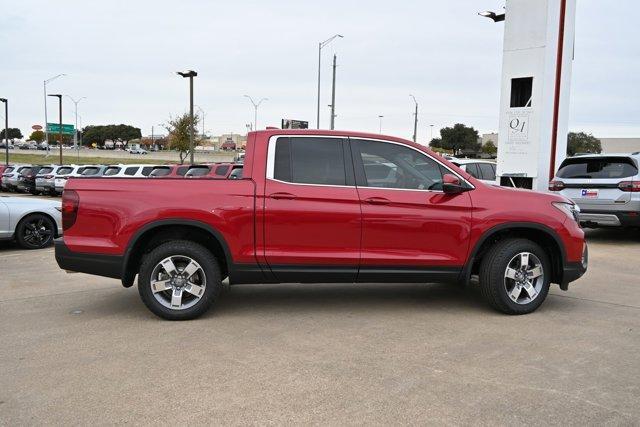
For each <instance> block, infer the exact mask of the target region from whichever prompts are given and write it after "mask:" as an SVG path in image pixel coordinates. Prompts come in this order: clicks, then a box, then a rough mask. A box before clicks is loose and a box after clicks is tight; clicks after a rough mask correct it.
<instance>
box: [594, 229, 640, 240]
mask: <svg viewBox="0 0 640 427" xmlns="http://www.w3.org/2000/svg"><path fill="white" fill-rule="evenodd" d="M585 235H586V237H587V242H600V243H621V242H628V243H636V242H638V243H640V228H596V229H590V228H587V229H585Z"/></svg>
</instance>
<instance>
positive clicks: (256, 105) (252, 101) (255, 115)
mask: <svg viewBox="0 0 640 427" xmlns="http://www.w3.org/2000/svg"><path fill="white" fill-rule="evenodd" d="M243 96H244V97H245V98H248V99H249V101H251V104H253V109H254V116H253V130H258V107H259V106H260V104H262V102H263V101H268V100H269V98H261V99H260V101H258V102H255V101H254V100H253V98H252V97H250V96H249V95H243Z"/></svg>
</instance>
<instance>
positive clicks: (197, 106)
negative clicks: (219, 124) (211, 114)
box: [196, 105, 206, 138]
mask: <svg viewBox="0 0 640 427" xmlns="http://www.w3.org/2000/svg"><path fill="white" fill-rule="evenodd" d="M196 108H197V109H198V111H200V114H202V138H204V116H206V114H205V112H204V110H203V109H202V108H201V107H200V106H199V105H196Z"/></svg>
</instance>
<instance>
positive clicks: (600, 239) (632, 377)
mask: <svg viewBox="0 0 640 427" xmlns="http://www.w3.org/2000/svg"><path fill="white" fill-rule="evenodd" d="M588 238H589V244H590V255H591V259H590V269H589V272H588V273H587V275H586V276H585V277H584V278H582V279H580V280H579V281H578V282H576V283H574V284H573V285H572V286H571V288H570V289H569V291H568V292H562V291H560V290H559V289H558V288H557V287H555V286H554V287H553V289H552V291H551V294H550V296H549V297H548V299H547V301H546V302H545V304H544V305H543V306H542V307H541V309H540V310H538V311H537V312H535V313H533V314H530V315H527V316H519V317H514V316H505V315H502V314H498V313H496V312H494V311H493V310H492V309H490V308H489V307H487V306H485V305H484V304H483V303H481V302H480V301H479V297H478V295H477V294H476V293H475V291H474V290H459V289H457V288H454V287H448V286H444V285H424V284H398V285H392V284H384V285H378V284H376V285H333V284H332V285H263V286H253V285H251V286H238V287H233V288H231V289H230V290H228V291H227V292H226V293H225V294H223V296H222V297H221V300H220V301H219V303H218V306H217V308H216V309H215V310H213V311H211V312H209V313H208V314H207V315H205V316H204V317H202V318H200V319H198V320H196V321H188V322H167V321H162V320H160V319H158V318H156V317H155V316H153V315H152V314H151V313H150V312H149V311H148V310H147V309H146V308H145V307H144V306H143V304H142V302H141V301H140V299H139V297H138V292H137V289H136V288H135V287H134V288H130V289H124V288H122V287H121V286H120V284H119V282H117V281H115V280H110V279H105V278H100V277H96V276H88V275H83V274H66V273H65V272H63V271H61V270H59V268H58V267H57V265H56V263H55V260H54V257H53V249H44V250H39V251H31V252H26V251H22V250H19V249H17V247H16V246H14V245H13V244H8V243H2V244H1V245H0V271H2V274H1V275H0V336H2V346H0V361H1V363H2V369H0V424H1V425H16V424H45V423H46V424H88V423H92V424H96V423H98V424H103V423H105V422H107V420H108V423H110V424H111V423H135V424H146V423H162V424H177V423H189V424H212V423H215V424H222V423H227V424H229V423H233V424H246V423H258V424H285V423H287V424H291V423H299V424H311V423H314V424H321V423H322V424H344V423H348V424H391V423H394V424H397V423H407V424H409V423H411V424H427V423H429V424H434V423H438V424H440V423H445V424H496V423H498V424H524V423H527V424H534V423H544V424H556V425H584V424H604V423H608V424H637V423H638V422H640V407H639V406H638V405H637V403H638V401H640V363H638V349H640V334H639V333H640V316H639V314H640V293H638V280H637V277H638V273H639V267H638V262H637V261H638V260H637V254H638V250H637V247H638V246H637V245H638V242H639V241H640V232H638V231H635V232H628V231H615V230H610V231H609V230H595V231H594V230H591V231H588Z"/></svg>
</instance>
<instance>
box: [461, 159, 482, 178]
mask: <svg viewBox="0 0 640 427" xmlns="http://www.w3.org/2000/svg"><path fill="white" fill-rule="evenodd" d="M464 170H466V171H467V172H468V173H469V175H471V176H472V177H474V178H478V179H482V175H480V171H479V170H478V164H477V163H469V164H466V165H465V166H464Z"/></svg>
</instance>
